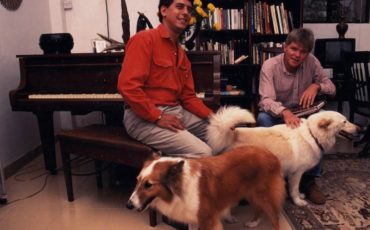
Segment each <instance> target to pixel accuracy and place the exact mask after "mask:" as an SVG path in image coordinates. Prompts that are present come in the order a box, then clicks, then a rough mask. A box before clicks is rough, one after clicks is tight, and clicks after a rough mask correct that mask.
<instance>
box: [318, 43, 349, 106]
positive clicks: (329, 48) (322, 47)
mask: <svg viewBox="0 0 370 230" xmlns="http://www.w3.org/2000/svg"><path fill="white" fill-rule="evenodd" d="M355 49H356V40H355V39H354V38H345V39H338V38H322V39H316V40H315V48H314V54H315V56H316V57H317V59H319V61H320V63H321V65H322V66H323V68H328V69H331V70H332V79H331V80H332V81H333V83H334V85H335V87H336V89H337V93H336V95H335V98H334V100H335V101H337V102H338V108H337V111H338V112H340V113H341V112H342V110H343V102H345V101H349V99H350V95H349V93H348V92H349V89H348V85H347V79H346V78H345V74H344V72H345V70H344V66H345V65H344V59H343V56H342V53H343V52H354V51H355Z"/></svg>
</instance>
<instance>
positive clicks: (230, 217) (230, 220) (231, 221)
mask: <svg viewBox="0 0 370 230" xmlns="http://www.w3.org/2000/svg"><path fill="white" fill-rule="evenodd" d="M223 219H224V221H225V222H226V223H228V224H235V223H237V222H238V218H236V217H235V216H233V215H231V214H229V215H226V216H224V218H223Z"/></svg>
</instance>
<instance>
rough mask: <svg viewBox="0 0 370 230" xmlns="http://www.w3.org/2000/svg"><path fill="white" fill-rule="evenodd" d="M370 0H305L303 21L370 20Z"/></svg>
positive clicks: (356, 21) (364, 21)
mask: <svg viewBox="0 0 370 230" xmlns="http://www.w3.org/2000/svg"><path fill="white" fill-rule="evenodd" d="M369 1H370V0H304V1H303V22H305V23H338V22H339V21H340V20H341V19H343V20H344V21H345V22H347V23H368V22H369Z"/></svg>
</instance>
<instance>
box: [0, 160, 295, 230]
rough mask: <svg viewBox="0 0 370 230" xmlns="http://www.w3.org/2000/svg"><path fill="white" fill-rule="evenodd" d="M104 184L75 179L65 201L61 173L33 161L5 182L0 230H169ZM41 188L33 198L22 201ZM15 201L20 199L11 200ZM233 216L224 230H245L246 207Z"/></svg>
mask: <svg viewBox="0 0 370 230" xmlns="http://www.w3.org/2000/svg"><path fill="white" fill-rule="evenodd" d="M58 165H60V163H58ZM87 168H88V169H89V170H90V168H92V167H90V166H86V165H85V166H84V169H83V170H82V171H85V172H86V169H87ZM40 175H41V176H40ZM107 181H108V178H104V182H105V186H104V187H103V188H102V189H97V187H96V181H95V177H94V176H82V177H81V176H74V177H73V182H74V194H75V201H74V202H68V201H67V195H66V189H65V184H64V176H63V172H62V171H58V173H57V175H48V173H47V172H46V171H45V170H44V169H43V159H42V157H38V158H37V159H35V160H34V161H32V162H31V163H30V164H28V165H27V166H26V167H24V168H23V169H21V170H20V171H19V172H18V173H17V174H16V175H14V176H12V177H10V178H9V179H7V180H6V183H5V184H6V189H7V194H8V202H9V203H8V204H7V205H0V229H2V230H20V229H27V230H33V229H34V230H48V229H50V230H58V229H68V230H74V229H89V230H94V229H97V230H102V229H109V230H111V229H112V230H113V229H135V230H137V229H139V230H141V229H152V230H153V229H158V230H160V229H173V228H172V227H170V226H168V225H166V224H164V223H163V222H162V221H161V220H160V218H158V225H157V226H156V227H155V228H152V227H150V226H149V219H148V214H147V213H138V212H136V211H133V210H128V209H126V208H125V202H126V200H127V198H128V196H129V193H130V192H131V191H129V190H130V189H123V187H125V186H121V187H120V188H114V187H112V186H108V185H107ZM45 182H46V183H45ZM44 184H45V187H44V188H43V185H44ZM42 188H43V189H42ZM41 189H42V191H41V192H40V193H38V194H37V195H35V196H32V197H30V198H25V197H27V196H29V195H31V194H33V193H35V192H36V191H38V190H41ZM22 198H25V199H22ZM18 199H22V200H19V201H16V200H18ZM14 201H15V202H14ZM234 211H235V213H234V214H235V215H236V216H237V217H238V219H239V222H238V223H236V224H225V229H226V230H237V229H245V227H243V223H244V222H245V221H247V220H249V219H251V218H252V212H251V209H250V207H249V206H239V207H237V208H236V209H235V210H234ZM280 226H281V229H282V230H290V229H291V227H290V225H289V223H288V222H287V220H286V218H285V217H284V215H283V214H282V215H281V219H280ZM253 229H255V230H265V229H271V225H270V223H269V222H268V221H267V220H263V221H262V223H261V224H260V226H259V227H257V228H253Z"/></svg>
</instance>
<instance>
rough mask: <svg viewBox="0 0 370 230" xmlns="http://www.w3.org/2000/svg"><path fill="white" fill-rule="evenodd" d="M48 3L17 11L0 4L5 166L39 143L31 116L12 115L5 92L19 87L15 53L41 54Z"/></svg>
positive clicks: (0, 154) (0, 137)
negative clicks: (39, 43)
mask: <svg viewBox="0 0 370 230" xmlns="http://www.w3.org/2000/svg"><path fill="white" fill-rule="evenodd" d="M48 7H49V6H48V0H27V1H23V2H22V4H21V6H20V8H19V9H18V10H17V11H8V10H6V9H5V8H3V7H2V6H1V5H0V31H1V32H0V38H1V39H0V70H1V72H0V127H1V128H0V146H1V149H0V161H2V163H3V165H5V166H6V165H8V164H9V163H11V162H13V161H14V160H16V159H18V158H19V157H20V156H22V155H24V154H25V153H27V152H29V151H31V150H33V149H34V148H36V147H37V146H38V145H39V144H40V141H39V136H38V128H37V121H36V118H35V116H33V115H32V114H31V113H24V112H17V113H15V112H12V110H11V107H10V103H9V95H8V94H9V91H10V90H12V89H15V88H17V87H18V85H19V79H20V75H19V64H18V60H17V58H16V55H17V54H35V53H41V50H40V48H39V46H38V40H39V37H40V34H41V33H43V32H51V26H50V13H49V9H48Z"/></svg>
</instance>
